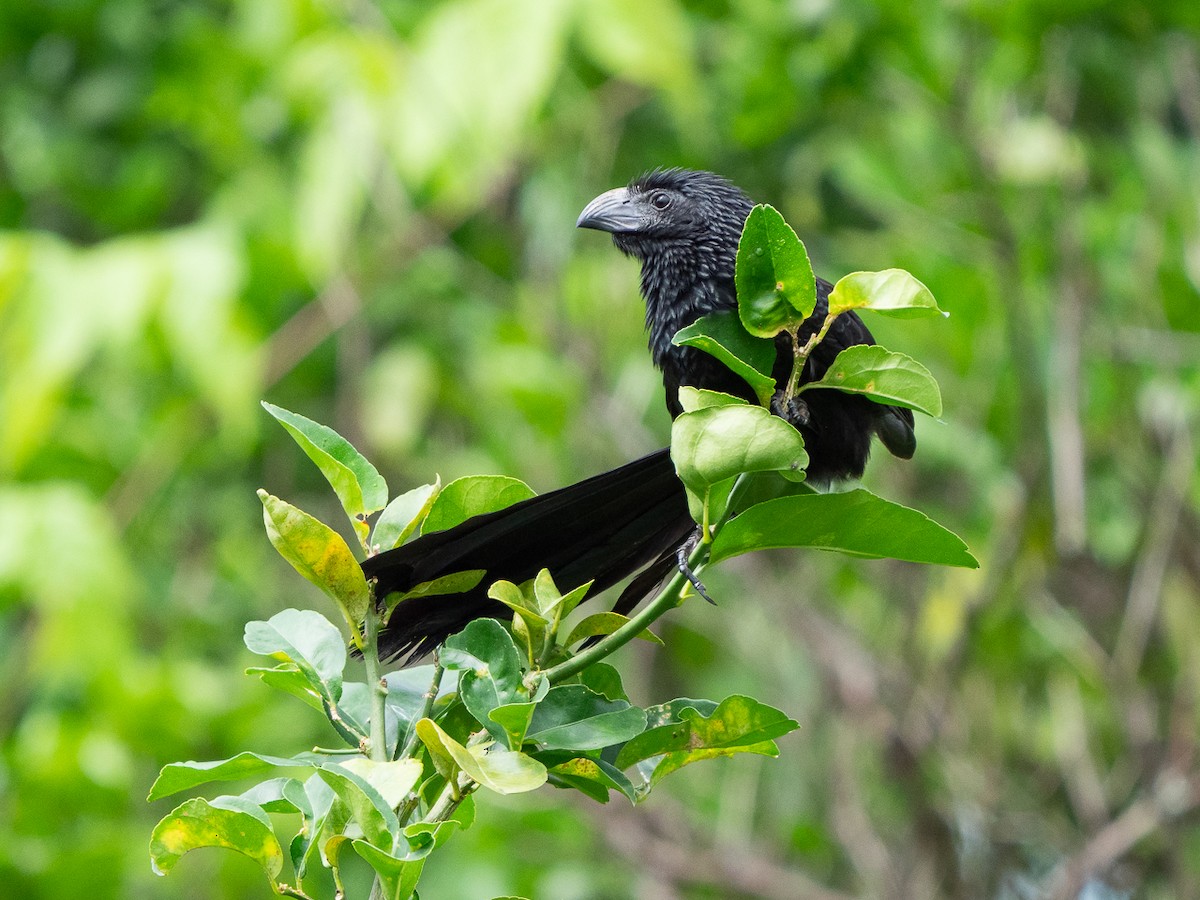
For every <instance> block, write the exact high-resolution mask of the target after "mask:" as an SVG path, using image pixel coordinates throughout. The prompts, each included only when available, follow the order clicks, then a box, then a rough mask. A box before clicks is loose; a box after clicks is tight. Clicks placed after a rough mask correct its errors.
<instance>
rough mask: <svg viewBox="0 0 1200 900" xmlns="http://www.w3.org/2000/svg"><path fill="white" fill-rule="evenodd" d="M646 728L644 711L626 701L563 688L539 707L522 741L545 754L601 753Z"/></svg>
mask: <svg viewBox="0 0 1200 900" xmlns="http://www.w3.org/2000/svg"><path fill="white" fill-rule="evenodd" d="M645 727H646V713H645V711H644V710H641V709H638V708H637V707H636V706H630V705H629V703H628V702H627V701H625V700H609V699H608V698H607V697H604V696H602V695H600V694H597V693H596V692H595V691H593V690H591V689H590V688H587V687H585V686H584V685H582V684H563V685H559V686H557V687H552V688H550V691H549V692H548V693H547V694H546V696H545V697H544V698H543V699H542V701H541V702H540V703H538V705H537V709H535V710H534V712H533V720H532V721H531V722H530V724H529V730H528V732H527V733H526V735H525V740H527V741H535V742H536V743H538V744H541V745H542V747H543V748H545V749H547V750H600V749H602V748H604V747H609V746H612V745H613V744H619V743H621V742H622V741H627V740H629V739H630V738H632V737H633V736H634V735H636V734H640V733H641V732H642V731H643V730H644V729H645Z"/></svg>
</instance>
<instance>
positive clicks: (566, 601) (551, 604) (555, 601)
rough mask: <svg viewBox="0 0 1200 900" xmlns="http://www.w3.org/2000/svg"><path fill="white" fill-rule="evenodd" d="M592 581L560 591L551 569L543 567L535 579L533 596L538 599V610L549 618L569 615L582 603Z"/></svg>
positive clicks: (555, 618)
mask: <svg viewBox="0 0 1200 900" xmlns="http://www.w3.org/2000/svg"><path fill="white" fill-rule="evenodd" d="M591 587H592V582H591V581H589V582H587V584H581V585H579V586H577V587H574V588H572V589H571V590H570V591H568V592H567V593H566V594H563V593H561V592H560V591H559V589H558V587H557V585H555V583H554V579H553V578H552V577H551V575H550V570H549V569H542V570H541V571H540V572H538V573H537V575H536V576H534V579H533V596H534V598H535V599H536V600H537V608H538V612H539V613H541V614H542V616H544V617H545V618H547V619H554V620H555V621H558V620H561V619H562V617H563V616H568V615H570V614H571V612H572V611H573V610H574V609H575V607H576V606H578V605H579V604H580V602H581V601H582V600H583V598H584V597H585V596H587V592H588V591H589V590H590V589H591Z"/></svg>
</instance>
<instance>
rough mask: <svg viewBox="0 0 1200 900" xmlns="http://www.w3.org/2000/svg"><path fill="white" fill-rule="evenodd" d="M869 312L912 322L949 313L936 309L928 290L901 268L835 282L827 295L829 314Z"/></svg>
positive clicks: (858, 275)
mask: <svg viewBox="0 0 1200 900" xmlns="http://www.w3.org/2000/svg"><path fill="white" fill-rule="evenodd" d="M851 309H870V310H874V311H875V312H878V313H883V314H884V315H886V316H895V317H896V318H901V319H911V318H915V317H917V316H932V315H936V314H938V313H941V314H942V315H943V316H946V315H949V313H946V312H943V311H942V310H940V309H938V305H937V301H936V300H934V299H933V294H931V293H930V292H929V288H927V287H925V285H923V284H921V282H919V281H917V279H915V278H913V277H912V275H911V274H909V273H908V272H906V271H904V270H903V269H884V270H883V271H882V272H851V273H850V274H849V275H847V276H845V277H844V278H841V279H839V280H838V283H837V284H835V285H834V286H833V290H832V291H831V292H830V294H829V314H830V315H832V316H836V315H840V314H841V313H844V312H846V311H847V310H851Z"/></svg>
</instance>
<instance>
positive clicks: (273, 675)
mask: <svg viewBox="0 0 1200 900" xmlns="http://www.w3.org/2000/svg"><path fill="white" fill-rule="evenodd" d="M246 674H247V675H257V676H258V677H259V678H261V679H262V683H263V684H265V685H268V686H270V687H273V688H275V689H276V690H280V691H283V692H284V693H285V694H291V695H292V696H293V697H298V698H299V699H301V700H303V701H304V702H305V703H307V704H308V705H309V706H311V707H312V708H313V709H315V710H317V711H319V712H324V711H325V704H324V702H323V701H322V699H321V695H320V694H318V693H317V691H316V689H315V688H314V687H313V686H312V682H310V681H309V679H308V676H307V675H305V674H304V673H303V672H301V671H300V669H299V667H297V666H295V665H293V664H292V663H284V664H282V665H278V666H274V667H272V668H266V667H263V666H251V667H250V668H248V669H246Z"/></svg>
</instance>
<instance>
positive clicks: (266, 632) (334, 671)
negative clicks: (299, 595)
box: [243, 609, 346, 703]
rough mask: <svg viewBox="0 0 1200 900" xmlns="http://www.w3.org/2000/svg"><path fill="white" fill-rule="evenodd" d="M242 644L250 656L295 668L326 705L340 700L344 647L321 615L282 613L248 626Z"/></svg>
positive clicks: (289, 610) (295, 610) (331, 625)
mask: <svg viewBox="0 0 1200 900" xmlns="http://www.w3.org/2000/svg"><path fill="white" fill-rule="evenodd" d="M243 640H244V641H245V644H246V648H247V649H248V650H250V651H251V652H252V653H259V654H262V655H263V656H270V657H273V658H274V659H278V660H283V661H284V662H288V663H291V664H292V665H295V666H296V667H297V668H298V669H299V670H300V671H301V672H302V673H303V674H304V676H305V678H307V679H308V681H309V684H310V685H311V686H312V688H313V690H314V691H315V692H316V693H317V694H318V695H319V696H321V697H322V698H323V699H325V700H326V701H327V702H331V703H336V702H337V701H338V699H339V698H340V697H341V696H342V672H343V670H345V668H346V644H345V641H344V640H343V639H342V634H341V632H340V631H338V630H337V629H336V628H335V627H334V626H333V624H332V623H331V622H330V621H329V620H328V619H326V618H325V617H324V616H323V615H321V614H320V613H318V612H313V611H312V610H308V609H285V610H282V611H281V612H277V613H276V614H275V615H273V616H271V618H270V619H268V620H267V621H265V622H247V623H246V631H245V634H244V636H243Z"/></svg>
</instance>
